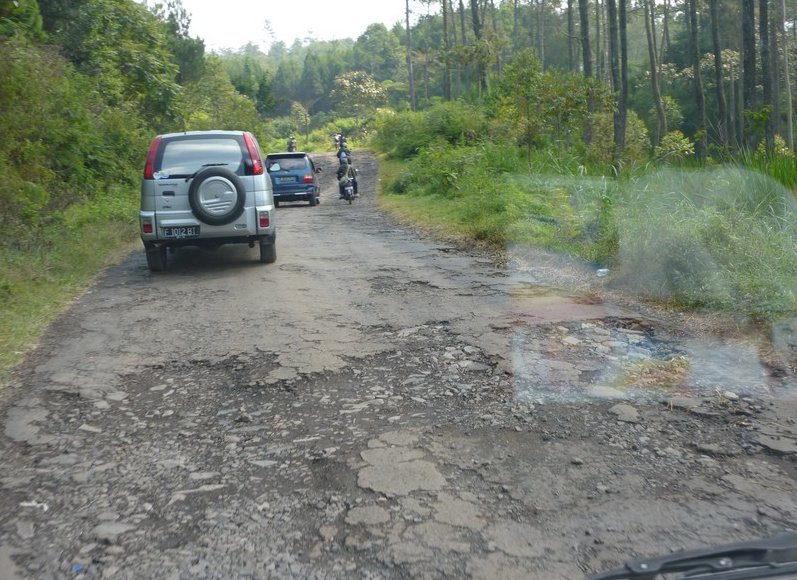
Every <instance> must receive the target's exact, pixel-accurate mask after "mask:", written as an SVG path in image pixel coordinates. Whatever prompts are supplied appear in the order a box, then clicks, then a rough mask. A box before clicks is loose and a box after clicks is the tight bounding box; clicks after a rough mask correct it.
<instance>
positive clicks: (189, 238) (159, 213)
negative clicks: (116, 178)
mask: <svg viewBox="0 0 797 580" xmlns="http://www.w3.org/2000/svg"><path fill="white" fill-rule="evenodd" d="M274 215H275V211H274V197H273V193H272V188H271V179H270V178H269V176H268V175H266V173H265V170H264V167H263V154H262V153H261V151H260V146H259V145H258V143H257V140H256V139H255V137H254V135H252V134H251V133H249V132H246V131H189V132H186V133H170V134H167V135H158V136H157V137H155V139H153V140H152V144H151V145H150V147H149V153H148V154H147V161H146V165H145V167H144V179H143V180H142V182H141V211H140V212H139V221H140V225H141V240H142V241H143V242H144V250H145V251H146V254H147V265H148V266H149V269H150V270H152V271H161V270H164V269H165V268H166V256H167V250H168V249H174V248H177V247H180V246H199V247H203V248H217V247H219V246H221V245H222V244H240V243H246V244H249V247H250V248H252V247H254V246H255V244H258V245H259V246H260V261H261V262H264V263H267V264H268V263H271V262H274V261H275V260H276V259H277V249H276V245H275V244H276V236H277V230H276V226H275V223H274Z"/></svg>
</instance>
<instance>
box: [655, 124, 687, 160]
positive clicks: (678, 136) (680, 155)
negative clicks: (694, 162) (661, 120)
mask: <svg viewBox="0 0 797 580" xmlns="http://www.w3.org/2000/svg"><path fill="white" fill-rule="evenodd" d="M694 154H695V146H694V144H693V143H692V142H691V141H690V140H689V139H688V138H687V137H686V136H684V134H683V133H681V132H680V131H670V132H669V133H667V134H666V135H665V136H664V137H662V139H661V143H659V145H658V147H656V151H655V155H656V160H658V161H662V162H667V163H679V162H681V161H684V160H685V159H687V158H688V157H693V156H694Z"/></svg>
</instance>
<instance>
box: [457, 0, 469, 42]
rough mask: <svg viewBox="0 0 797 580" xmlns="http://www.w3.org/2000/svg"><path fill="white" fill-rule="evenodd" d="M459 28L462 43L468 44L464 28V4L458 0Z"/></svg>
mask: <svg viewBox="0 0 797 580" xmlns="http://www.w3.org/2000/svg"><path fill="white" fill-rule="evenodd" d="M459 29H460V30H461V31H462V44H468V34H467V28H465V5H464V4H463V3H462V0H459Z"/></svg>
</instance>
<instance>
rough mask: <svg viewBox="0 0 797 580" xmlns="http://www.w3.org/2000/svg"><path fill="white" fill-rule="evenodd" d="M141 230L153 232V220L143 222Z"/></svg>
mask: <svg viewBox="0 0 797 580" xmlns="http://www.w3.org/2000/svg"><path fill="white" fill-rule="evenodd" d="M141 231H142V232H144V233H145V234H151V233H152V231H153V230H152V222H151V221H149V220H145V221H143V222H141Z"/></svg>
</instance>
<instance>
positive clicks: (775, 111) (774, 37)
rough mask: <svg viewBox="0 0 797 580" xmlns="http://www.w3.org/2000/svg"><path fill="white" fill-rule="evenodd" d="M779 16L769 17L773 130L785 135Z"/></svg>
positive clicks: (776, 133) (777, 133)
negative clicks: (782, 106) (782, 111)
mask: <svg viewBox="0 0 797 580" xmlns="http://www.w3.org/2000/svg"><path fill="white" fill-rule="evenodd" d="M778 30H779V25H778V18H777V16H776V17H775V18H770V19H769V55H770V62H771V68H770V72H771V73H772V123H773V125H772V130H773V131H774V133H775V135H783V117H782V115H781V111H780V105H781V95H780V50H779V48H778Z"/></svg>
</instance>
